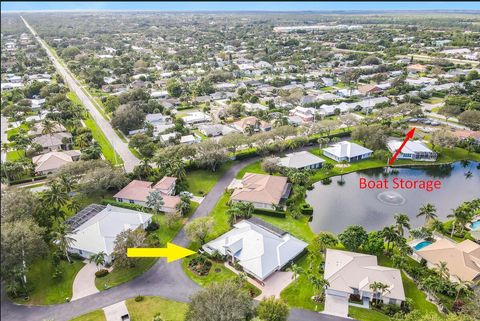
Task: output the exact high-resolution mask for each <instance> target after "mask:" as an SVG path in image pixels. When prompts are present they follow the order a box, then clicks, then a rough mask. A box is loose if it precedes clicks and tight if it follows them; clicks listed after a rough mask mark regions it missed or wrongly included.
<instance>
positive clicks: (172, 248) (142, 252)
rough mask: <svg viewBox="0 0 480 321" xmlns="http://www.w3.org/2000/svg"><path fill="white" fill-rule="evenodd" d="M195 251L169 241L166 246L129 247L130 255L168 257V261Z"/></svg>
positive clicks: (128, 253) (128, 252)
mask: <svg viewBox="0 0 480 321" xmlns="http://www.w3.org/2000/svg"><path fill="white" fill-rule="evenodd" d="M195 253H196V252H194V251H191V250H189V249H186V248H184V247H181V246H178V245H175V244H172V243H167V247H166V248H157V247H152V248H150V247H138V248H137V247H129V248H128V249H127V256H128V257H166V258H167V262H168V263H170V262H173V261H176V260H179V259H181V258H184V257H186V256H189V255H192V254H195Z"/></svg>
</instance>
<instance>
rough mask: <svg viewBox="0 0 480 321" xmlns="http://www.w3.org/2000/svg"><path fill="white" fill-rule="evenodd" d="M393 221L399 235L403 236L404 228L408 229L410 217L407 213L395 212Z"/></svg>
mask: <svg viewBox="0 0 480 321" xmlns="http://www.w3.org/2000/svg"><path fill="white" fill-rule="evenodd" d="M394 218H395V223H396V225H397V232H398V234H399V235H401V236H404V234H405V231H404V228H406V229H407V230H409V229H410V218H409V217H408V215H407V214H403V213H399V214H395V216H394Z"/></svg>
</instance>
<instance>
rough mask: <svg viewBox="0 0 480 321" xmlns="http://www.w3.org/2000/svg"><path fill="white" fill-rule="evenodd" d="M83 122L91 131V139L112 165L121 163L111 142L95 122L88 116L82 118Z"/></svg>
mask: <svg viewBox="0 0 480 321" xmlns="http://www.w3.org/2000/svg"><path fill="white" fill-rule="evenodd" d="M83 122H84V123H85V126H87V127H88V128H89V129H90V130H91V131H92V136H93V139H94V140H95V141H96V142H97V143H98V145H100V148H101V149H102V153H103V156H105V159H106V160H108V161H109V162H110V163H112V164H113V165H118V164H123V160H122V159H121V158H120V156H119V155H118V154H117V153H116V152H115V151H114V150H113V147H112V144H110V142H109V141H108V139H107V137H105V134H104V133H103V132H102V130H101V129H100V128H99V127H98V125H97V123H96V122H95V121H94V120H93V119H92V118H90V117H88V118H87V119H84V120H83Z"/></svg>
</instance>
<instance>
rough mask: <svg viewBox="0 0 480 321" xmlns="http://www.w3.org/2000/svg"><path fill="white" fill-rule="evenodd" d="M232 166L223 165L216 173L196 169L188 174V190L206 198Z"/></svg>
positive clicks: (229, 163)
mask: <svg viewBox="0 0 480 321" xmlns="http://www.w3.org/2000/svg"><path fill="white" fill-rule="evenodd" d="M230 166H232V162H226V163H224V164H222V165H221V166H220V167H219V168H218V169H217V170H216V171H215V172H212V171H210V170H205V169H195V170H192V171H189V172H187V178H186V181H187V185H188V188H187V190H188V191H189V192H191V193H193V194H194V195H197V196H204V195H206V194H207V193H208V192H210V190H211V189H212V188H213V187H214V186H215V184H217V182H218V180H219V179H220V177H222V176H223V174H225V172H226V171H227V170H228V169H229V168H230Z"/></svg>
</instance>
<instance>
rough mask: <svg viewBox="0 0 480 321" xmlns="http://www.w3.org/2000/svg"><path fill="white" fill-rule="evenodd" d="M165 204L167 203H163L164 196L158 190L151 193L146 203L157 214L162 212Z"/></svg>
mask: <svg viewBox="0 0 480 321" xmlns="http://www.w3.org/2000/svg"><path fill="white" fill-rule="evenodd" d="M164 204H165V202H164V201H163V197H162V194H160V191H157V190H154V191H151V192H150V194H148V196H147V202H146V203H145V205H147V207H149V208H151V209H152V210H153V212H154V213H155V214H158V213H159V212H160V210H161V209H162V206H163V205H164Z"/></svg>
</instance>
